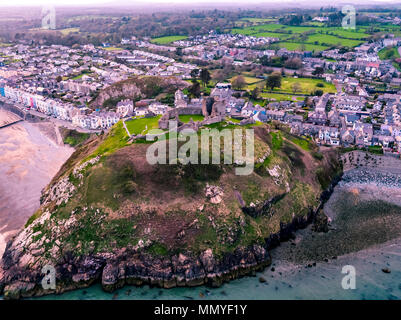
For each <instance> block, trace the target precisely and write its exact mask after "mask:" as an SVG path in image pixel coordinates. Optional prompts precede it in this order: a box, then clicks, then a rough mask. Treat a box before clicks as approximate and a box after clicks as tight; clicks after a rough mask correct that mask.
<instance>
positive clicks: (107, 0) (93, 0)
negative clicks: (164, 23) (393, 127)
mask: <svg viewBox="0 0 401 320" xmlns="http://www.w3.org/2000/svg"><path fill="white" fill-rule="evenodd" d="M224 2H227V3H241V4H245V3H265V4H266V3H291V2H293V3H294V4H299V3H300V2H305V3H306V4H309V5H310V4H311V3H313V2H315V3H317V4H318V5H321V4H323V3H324V4H328V5H329V4H333V1H332V0H331V1H330V0H319V1H317V0H316V1H313V0H312V1H311V0H309V1H306V0H12V1H6V0H0V6H33V5H35V6H43V5H54V6H63V5H70V6H76V5H101V4H113V3H119V4H135V3H141V4H142V3H149V4H150V3H187V4H188V3H224ZM334 2H353V3H369V2H376V3H378V2H387V3H390V2H393V3H400V2H401V0H348V1H346V0H344V1H334Z"/></svg>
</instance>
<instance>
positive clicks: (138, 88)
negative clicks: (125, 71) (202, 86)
mask: <svg viewBox="0 0 401 320" xmlns="http://www.w3.org/2000/svg"><path fill="white" fill-rule="evenodd" d="M187 86H188V83H187V82H185V81H183V80H180V79H177V78H176V77H165V78H160V77H153V76H141V77H133V78H130V79H127V80H124V81H120V82H117V83H114V84H112V85H111V86H108V87H106V88H105V89H103V90H101V91H100V92H99V94H98V95H97V96H96V97H95V98H94V99H93V100H92V101H91V102H90V105H91V106H94V107H96V108H97V107H99V106H103V105H104V104H105V102H106V101H111V100H121V99H131V100H135V99H137V98H143V99H145V98H146V99H149V98H154V97H156V96H157V95H158V94H160V93H174V92H175V91H176V90H177V89H184V88H185V87H187Z"/></svg>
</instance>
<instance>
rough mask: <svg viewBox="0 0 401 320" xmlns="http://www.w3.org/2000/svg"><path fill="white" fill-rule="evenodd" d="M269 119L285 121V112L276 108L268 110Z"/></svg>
mask: <svg viewBox="0 0 401 320" xmlns="http://www.w3.org/2000/svg"><path fill="white" fill-rule="evenodd" d="M266 117H267V120H277V121H284V117H285V112H284V111H276V110H266Z"/></svg>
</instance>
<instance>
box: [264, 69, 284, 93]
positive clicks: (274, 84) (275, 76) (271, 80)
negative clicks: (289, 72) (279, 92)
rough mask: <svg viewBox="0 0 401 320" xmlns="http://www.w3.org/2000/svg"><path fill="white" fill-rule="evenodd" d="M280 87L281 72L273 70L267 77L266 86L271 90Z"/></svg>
mask: <svg viewBox="0 0 401 320" xmlns="http://www.w3.org/2000/svg"><path fill="white" fill-rule="evenodd" d="M280 87H281V74H280V73H277V72H273V73H272V74H271V75H270V76H268V77H267V80H266V88H270V91H273V89H274V88H280Z"/></svg>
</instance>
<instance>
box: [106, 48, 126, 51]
mask: <svg viewBox="0 0 401 320" xmlns="http://www.w3.org/2000/svg"><path fill="white" fill-rule="evenodd" d="M102 49H103V50H106V51H121V50H124V49H123V48H118V47H102Z"/></svg>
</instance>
